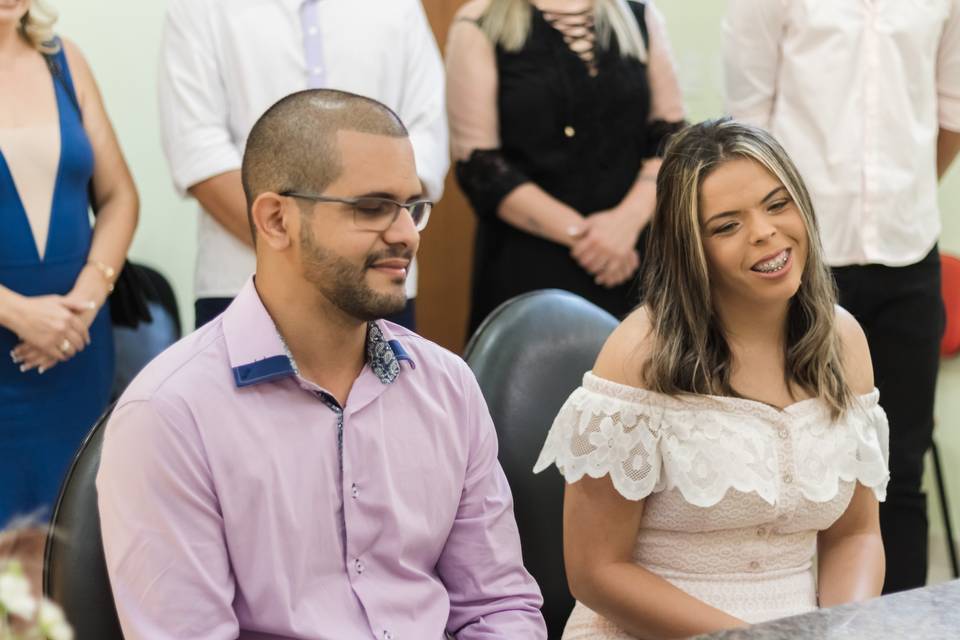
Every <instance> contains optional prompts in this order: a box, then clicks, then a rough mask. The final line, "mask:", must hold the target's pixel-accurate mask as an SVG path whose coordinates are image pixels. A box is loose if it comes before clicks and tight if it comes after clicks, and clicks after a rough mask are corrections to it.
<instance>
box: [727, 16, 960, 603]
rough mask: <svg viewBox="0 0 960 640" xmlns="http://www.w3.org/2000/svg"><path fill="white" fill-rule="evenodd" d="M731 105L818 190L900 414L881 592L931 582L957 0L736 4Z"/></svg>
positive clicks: (883, 380) (830, 240)
mask: <svg viewBox="0 0 960 640" xmlns="http://www.w3.org/2000/svg"><path fill="white" fill-rule="evenodd" d="M724 58H725V71H726V89H727V100H728V104H727V106H728V110H729V112H730V113H731V114H732V115H733V116H734V117H736V118H738V119H741V120H745V121H748V122H752V123H754V124H758V125H760V126H763V127H766V128H767V129H768V130H769V131H770V132H771V133H773V134H774V136H776V137H777V139H778V140H779V141H780V142H781V143H782V144H783V146H784V147H785V148H786V149H787V151H788V152H789V153H790V155H791V157H792V158H793V161H794V162H795V163H796V164H797V166H798V167H799V169H800V172H801V174H802V175H803V177H804V179H805V180H806V183H807V186H808V187H809V189H810V194H811V196H812V197H813V202H814V205H815V207H816V212H817V216H818V219H819V222H820V229H821V234H822V238H823V243H824V248H825V251H826V256H827V259H828V261H829V263H830V264H831V266H833V267H834V275H835V276H836V279H837V284H838V286H839V289H840V302H841V304H842V305H843V306H844V307H846V308H847V309H848V310H849V311H851V312H852V313H853V314H854V315H855V316H856V318H857V320H859V321H860V324H861V325H863V328H864V330H865V331H866V334H867V338H868V340H869V343H870V352H871V354H872V355H873V360H874V362H873V365H874V369H875V373H876V376H875V377H876V381H877V386H878V387H879V389H880V398H881V403H882V405H883V407H884V409H885V410H886V412H887V414H888V416H889V419H890V430H891V432H890V473H891V478H890V486H889V491H888V494H887V501H886V502H885V503H884V504H882V505H881V509H880V516H881V528H882V530H883V537H884V545H885V548H886V556H887V558H886V559H887V577H886V583H885V585H884V591H885V592H890V591H898V590H901V589H908V588H912V587H918V586H921V585H923V584H924V583H925V581H926V572H927V517H926V498H925V496H924V494H923V492H922V491H921V490H920V485H921V479H922V476H923V456H924V454H925V452H926V450H927V449H928V448H929V446H930V442H931V434H932V431H933V399H934V390H935V386H936V377H937V368H938V361H939V342H940V336H941V333H942V330H943V306H942V301H941V297H940V258H939V254H938V252H937V238H938V236H939V234H940V218H939V211H938V208H937V182H938V179H939V178H940V177H941V176H942V175H943V174H944V173H945V172H946V170H947V167H948V166H949V165H950V163H951V161H952V160H953V158H954V157H955V156H956V154H957V151H958V149H960V133H958V132H960V0H912V1H905V0H730V2H729V5H728V14H727V18H726V20H725V24H724Z"/></svg>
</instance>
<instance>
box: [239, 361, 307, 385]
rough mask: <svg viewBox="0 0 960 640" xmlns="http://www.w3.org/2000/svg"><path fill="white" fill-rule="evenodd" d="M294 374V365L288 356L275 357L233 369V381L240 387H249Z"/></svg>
mask: <svg viewBox="0 0 960 640" xmlns="http://www.w3.org/2000/svg"><path fill="white" fill-rule="evenodd" d="M294 374H296V371H295V370H294V368H293V363H292V362H291V361H290V358H288V357H287V356H273V357H270V358H265V359H263V360H257V361H256V362H251V363H249V364H244V365H240V366H239V367H234V368H233V380H234V382H235V383H236V385H237V386H238V387H249V386H250V385H254V384H259V383H261V382H269V381H271V380H276V379H278V378H286V377H287V376H292V375H294Z"/></svg>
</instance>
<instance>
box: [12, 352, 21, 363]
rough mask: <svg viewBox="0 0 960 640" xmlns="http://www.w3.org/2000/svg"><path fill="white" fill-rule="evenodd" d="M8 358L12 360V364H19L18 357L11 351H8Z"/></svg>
mask: <svg viewBox="0 0 960 640" xmlns="http://www.w3.org/2000/svg"><path fill="white" fill-rule="evenodd" d="M10 359H11V360H13V364H20V358H18V357H17V354H16V353H14V352H13V351H11V352H10Z"/></svg>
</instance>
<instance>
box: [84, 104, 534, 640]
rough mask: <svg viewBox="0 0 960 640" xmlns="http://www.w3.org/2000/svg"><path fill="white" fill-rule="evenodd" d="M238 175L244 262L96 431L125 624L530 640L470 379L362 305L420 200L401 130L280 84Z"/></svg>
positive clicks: (231, 632)
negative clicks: (242, 271)
mask: <svg viewBox="0 0 960 640" xmlns="http://www.w3.org/2000/svg"><path fill="white" fill-rule="evenodd" d="M242 178H243V186H244V191H245V193H246V198H247V203H248V204H247V206H248V213H249V217H250V225H251V228H252V230H253V235H254V240H255V245H256V255H257V269H256V274H255V276H254V277H253V278H252V279H250V280H249V281H248V282H247V284H246V285H245V286H244V288H243V290H242V291H241V292H240V294H239V295H238V296H237V298H236V300H235V301H234V302H233V303H232V304H231V306H230V307H229V308H228V309H227V311H226V312H225V313H224V314H223V315H222V316H221V317H219V318H217V319H216V320H214V321H212V322H211V323H210V324H208V325H206V326H204V327H203V328H202V329H200V330H198V331H197V332H195V333H193V334H191V335H190V336H188V337H187V338H185V339H184V340H181V341H180V342H179V343H177V344H176V345H174V346H173V347H171V348H170V349H169V350H167V351H166V352H165V353H163V354H162V355H161V356H160V357H158V358H157V359H156V360H154V361H153V362H152V363H151V364H150V365H149V366H148V367H147V368H146V369H145V370H144V371H143V372H142V373H141V374H140V375H139V376H138V377H137V378H136V380H134V382H133V383H132V384H131V385H130V387H129V388H128V389H127V391H126V393H124V395H123V396H122V397H121V398H120V400H119V402H118V404H117V407H116V409H115V410H114V412H113V415H112V418H111V420H110V423H109V424H108V426H107V431H106V436H105V442H104V447H103V458H102V462H101V466H100V471H99V474H98V477H97V489H98V493H99V506H100V517H101V526H102V530H103V541H104V550H105V554H106V559H107V568H108V571H109V575H110V582H111V585H112V588H113V594H114V599H115V602H116V606H117V611H118V614H119V617H120V622H121V625H122V627H123V632H124V635H125V637H127V638H128V639H137V638H146V639H149V640H163V639H166V638H170V639H173V638H178V639H179V638H204V640H218V639H221V638H224V639H226V638H231V639H232V638H297V639H301V638H302V639H307V638H310V639H314V638H316V639H319V638H351V639H353V638H376V639H377V640H398V639H402V640H424V639H438V640H439V639H442V638H444V637H447V636H453V637H456V638H458V639H462V640H470V639H474V638H476V639H480V638H483V639H484V640H487V639H493V638H509V639H511V640H514V639H526V638H531V639H541V638H546V630H545V626H544V623H543V619H542V616H541V614H540V606H541V604H542V599H541V596H540V591H539V589H538V588H537V585H536V583H535V582H534V581H533V579H532V578H531V576H530V575H529V573H527V571H526V570H525V569H524V567H523V564H522V558H521V553H520V542H519V537H518V534H517V527H516V523H515V520H514V516H513V506H512V498H511V495H510V488H509V486H508V485H507V482H506V479H505V477H504V475H503V472H502V470H501V468H500V465H499V463H498V462H497V440H496V434H495V432H494V429H493V424H492V422H491V419H490V416H489V413H488V411H487V408H486V405H485V404H484V401H483V397H482V396H481V393H480V389H479V387H478V385H477V383H476V380H475V379H474V378H473V376H472V374H471V372H470V370H469V369H468V368H467V366H466V364H465V363H464V362H463V361H462V360H460V359H459V358H457V357H456V356H454V355H452V354H451V353H449V352H447V351H445V350H443V349H442V348H440V347H438V346H436V345H434V344H433V343H431V342H429V341H427V340H425V339H423V338H421V337H420V336H418V335H416V334H414V333H412V332H410V331H409V330H407V329H404V328H402V327H400V326H398V325H395V324H392V323H389V322H386V321H383V320H380V319H379V318H382V317H383V316H385V315H388V314H390V313H392V312H394V311H398V310H400V309H402V308H403V306H404V304H405V302H406V296H405V294H404V280H405V278H406V275H407V268H408V266H409V264H410V262H411V260H412V259H413V257H414V255H415V254H416V250H417V246H418V244H419V231H420V230H422V229H423V227H424V225H425V224H426V222H427V218H428V216H429V213H430V209H431V207H432V203H431V202H429V201H427V200H425V199H423V197H422V187H421V184H420V180H419V178H418V177H417V172H416V166H415V163H414V156H413V149H412V146H411V144H410V140H409V136H408V134H407V130H406V128H405V127H404V125H403V124H402V123H401V122H400V120H399V119H398V118H397V116H396V115H395V114H394V113H393V112H392V111H391V110H390V109H388V108H387V107H385V106H384V105H382V104H380V103H378V102H376V101H373V100H371V99H368V98H362V97H360V96H356V95H353V94H349V93H345V92H339V91H332V90H320V89H316V90H307V91H302V92H299V93H295V94H292V95H290V96H288V97H286V98H284V99H282V100H281V101H279V102H278V103H276V104H275V105H274V106H272V107H271V108H270V109H269V110H267V112H266V113H265V114H264V115H263V116H262V117H261V118H260V119H259V120H258V121H257V123H256V125H254V127H253V130H252V132H251V134H250V137H249V140H248V141H247V146H246V150H245V153H244V157H243V167H242Z"/></svg>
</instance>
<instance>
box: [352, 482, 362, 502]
mask: <svg viewBox="0 0 960 640" xmlns="http://www.w3.org/2000/svg"><path fill="white" fill-rule="evenodd" d="M350 495H352V496H353V497H354V499H356V498H359V497H360V489H358V488H357V483H356V482H354V483H353V484H352V485H350Z"/></svg>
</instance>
